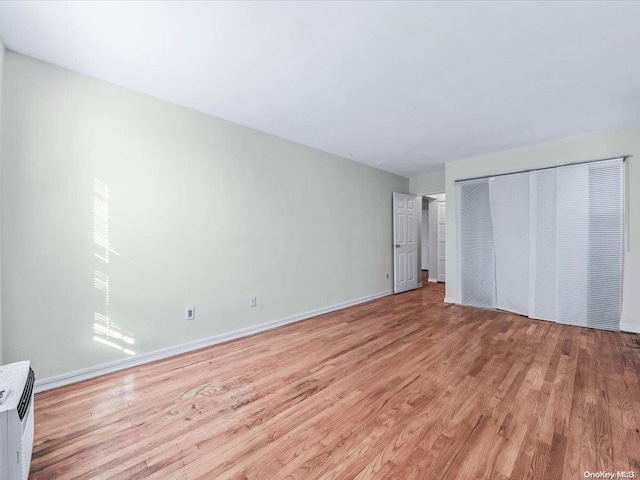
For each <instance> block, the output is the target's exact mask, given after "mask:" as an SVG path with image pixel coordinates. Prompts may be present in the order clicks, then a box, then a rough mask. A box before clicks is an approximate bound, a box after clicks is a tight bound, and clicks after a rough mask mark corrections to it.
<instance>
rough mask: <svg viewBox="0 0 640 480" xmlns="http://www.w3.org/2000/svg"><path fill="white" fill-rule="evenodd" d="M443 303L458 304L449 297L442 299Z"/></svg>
mask: <svg viewBox="0 0 640 480" xmlns="http://www.w3.org/2000/svg"><path fill="white" fill-rule="evenodd" d="M444 303H458V302H456V301H455V299H453V298H451V297H444Z"/></svg>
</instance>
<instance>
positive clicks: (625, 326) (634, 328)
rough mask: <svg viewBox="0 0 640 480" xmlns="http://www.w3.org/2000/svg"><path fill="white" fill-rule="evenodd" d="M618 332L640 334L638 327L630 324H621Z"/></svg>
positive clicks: (639, 327)
mask: <svg viewBox="0 0 640 480" xmlns="http://www.w3.org/2000/svg"><path fill="white" fill-rule="evenodd" d="M620 330H622V331H623V332H631V333H640V325H632V324H631V323H621V324H620Z"/></svg>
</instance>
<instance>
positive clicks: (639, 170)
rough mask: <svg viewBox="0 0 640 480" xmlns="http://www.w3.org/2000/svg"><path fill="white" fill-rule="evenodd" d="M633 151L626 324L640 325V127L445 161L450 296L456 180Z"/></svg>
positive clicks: (451, 291) (450, 292) (452, 289)
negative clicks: (450, 161) (455, 160)
mask: <svg viewBox="0 0 640 480" xmlns="http://www.w3.org/2000/svg"><path fill="white" fill-rule="evenodd" d="M622 155H634V157H633V158H631V159H630V160H629V161H628V162H627V164H628V165H627V185H628V187H629V188H628V192H627V198H628V204H627V207H628V211H627V220H628V229H629V230H628V239H629V242H628V245H627V250H626V251H625V261H624V284H623V301H622V322H621V323H622V327H623V328H630V329H636V330H638V329H640V295H638V294H637V292H638V291H640V165H638V161H640V160H639V158H638V157H640V126H634V127H630V128H625V129H622V130H615V131H610V132H604V133H598V134H595V135H588V136H584V137H577V138H570V139H566V140H561V141H557V142H551V143H545V144H542V145H536V146H533V147H528V148H521V149H517V150H509V151H505V152H500V153H496V154H492V155H484V156H480V157H474V158H468V159H465V160H460V161H457V162H452V163H448V164H447V165H446V194H447V232H446V236H447V252H446V255H447V264H446V270H447V287H446V290H447V293H446V295H447V300H449V301H455V299H456V298H457V292H456V242H455V239H456V222H455V211H456V207H455V195H454V182H455V181H456V180H459V179H464V178H473V177H479V176H485V175H494V174H499V173H509V172H516V171H521V170H526V169H534V168H541V167H550V166H557V165H563V164H566V163H573V162H581V161H585V160H597V159H603V158H612V157H619V156H622Z"/></svg>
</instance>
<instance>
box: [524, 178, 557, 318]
mask: <svg viewBox="0 0 640 480" xmlns="http://www.w3.org/2000/svg"><path fill="white" fill-rule="evenodd" d="M529 199H530V201H529V316H530V317H531V318H536V319H539V320H551V321H555V320H556V318H557V310H558V294H557V281H556V276H557V262H556V258H557V254H556V222H557V220H556V217H557V215H556V169H555V168H549V169H547V170H538V171H535V172H531V173H530V174H529Z"/></svg>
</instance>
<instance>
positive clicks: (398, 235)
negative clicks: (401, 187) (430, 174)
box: [393, 193, 418, 293]
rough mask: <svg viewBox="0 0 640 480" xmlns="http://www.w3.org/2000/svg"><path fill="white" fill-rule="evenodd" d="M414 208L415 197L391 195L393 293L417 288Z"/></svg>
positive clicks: (399, 194)
mask: <svg viewBox="0 0 640 480" xmlns="http://www.w3.org/2000/svg"><path fill="white" fill-rule="evenodd" d="M415 206H416V197H415V196H413V195H407V194H404V193H394V194H393V250H394V255H393V270H394V274H393V291H394V293H400V292H406V291H407V290H414V289H416V288H418V246H417V245H416V238H417V236H418V235H417V233H418V226H417V223H416V208H415Z"/></svg>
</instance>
